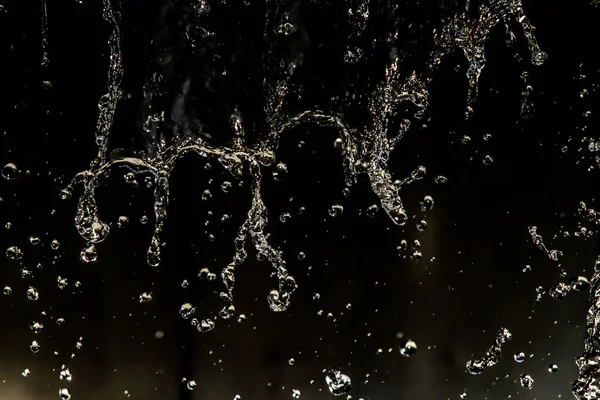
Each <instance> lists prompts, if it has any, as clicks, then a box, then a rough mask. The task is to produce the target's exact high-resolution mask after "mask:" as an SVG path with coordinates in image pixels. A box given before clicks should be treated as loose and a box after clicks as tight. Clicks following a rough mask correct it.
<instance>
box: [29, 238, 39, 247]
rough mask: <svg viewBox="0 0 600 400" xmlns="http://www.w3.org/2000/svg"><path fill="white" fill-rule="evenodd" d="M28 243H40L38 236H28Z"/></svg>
mask: <svg viewBox="0 0 600 400" xmlns="http://www.w3.org/2000/svg"><path fill="white" fill-rule="evenodd" d="M29 243H31V244H32V245H34V246H35V245H38V244H40V238H39V237H37V236H29Z"/></svg>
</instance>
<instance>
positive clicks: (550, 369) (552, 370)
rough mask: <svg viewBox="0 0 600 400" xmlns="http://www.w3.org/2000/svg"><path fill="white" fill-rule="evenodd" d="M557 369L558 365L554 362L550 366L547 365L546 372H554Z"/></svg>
mask: <svg viewBox="0 0 600 400" xmlns="http://www.w3.org/2000/svg"><path fill="white" fill-rule="evenodd" d="M557 371H558V365H556V364H550V366H549V367H548V372H550V373H555V372H557Z"/></svg>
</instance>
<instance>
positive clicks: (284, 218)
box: [279, 212, 292, 224]
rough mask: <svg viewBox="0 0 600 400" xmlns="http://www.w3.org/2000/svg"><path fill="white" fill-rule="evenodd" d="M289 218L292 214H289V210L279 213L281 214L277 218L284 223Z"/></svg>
mask: <svg viewBox="0 0 600 400" xmlns="http://www.w3.org/2000/svg"><path fill="white" fill-rule="evenodd" d="M291 218H292V216H291V214H290V213H289V212H284V213H281V215H280V216H279V220H280V221H281V222H283V223H284V224H285V223H286V222H288V221H289V220H290V219H291Z"/></svg>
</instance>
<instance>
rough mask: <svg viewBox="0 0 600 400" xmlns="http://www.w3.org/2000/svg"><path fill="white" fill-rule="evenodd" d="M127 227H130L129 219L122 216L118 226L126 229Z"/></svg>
mask: <svg viewBox="0 0 600 400" xmlns="http://www.w3.org/2000/svg"><path fill="white" fill-rule="evenodd" d="M127 225H129V217H127V216H125V215H121V216H120V217H119V219H118V220H117V226H118V227H119V228H125V227H126V226H127Z"/></svg>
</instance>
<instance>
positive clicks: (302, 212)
mask: <svg viewBox="0 0 600 400" xmlns="http://www.w3.org/2000/svg"><path fill="white" fill-rule="evenodd" d="M304 211H306V207H298V215H302V214H304Z"/></svg>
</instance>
